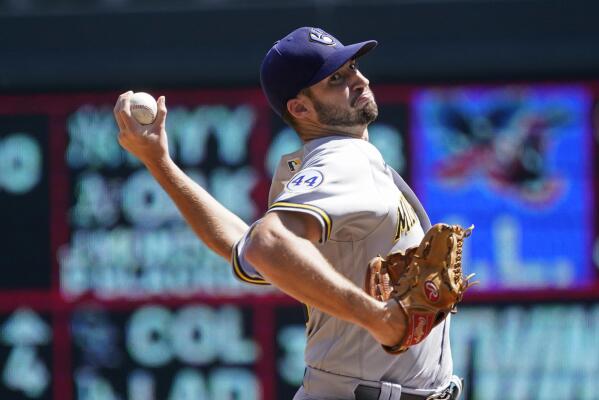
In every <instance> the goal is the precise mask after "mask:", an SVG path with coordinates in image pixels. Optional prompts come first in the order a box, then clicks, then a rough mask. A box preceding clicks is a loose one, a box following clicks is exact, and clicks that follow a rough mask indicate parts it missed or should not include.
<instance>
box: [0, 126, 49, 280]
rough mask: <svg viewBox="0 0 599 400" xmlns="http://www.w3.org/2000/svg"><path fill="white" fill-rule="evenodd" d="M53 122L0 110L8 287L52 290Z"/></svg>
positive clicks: (0, 201) (0, 199)
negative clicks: (50, 130)
mask: <svg viewBox="0 0 599 400" xmlns="http://www.w3.org/2000/svg"><path fill="white" fill-rule="evenodd" d="M48 153H49V148H48V121H47V118H46V117H44V116H43V115H18V116H17V115H0V210H2V214H1V215H2V230H3V231H4V234H3V235H2V244H1V245H0V249H1V254H2V258H1V260H0V266H1V267H2V271H3V278H2V279H0V288H2V289H45V290H49V289H50V283H51V282H50V281H51V266H52V262H51V259H52V258H51V254H50V233H51V231H50V213H51V208H50V207H51V204H50V185H49V179H48V178H49V175H50V168H49V161H48Z"/></svg>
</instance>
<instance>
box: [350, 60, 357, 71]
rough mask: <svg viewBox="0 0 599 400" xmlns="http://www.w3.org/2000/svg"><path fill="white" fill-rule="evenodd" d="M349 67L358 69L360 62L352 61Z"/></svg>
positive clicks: (354, 69)
mask: <svg viewBox="0 0 599 400" xmlns="http://www.w3.org/2000/svg"><path fill="white" fill-rule="evenodd" d="M349 69H351V70H353V71H356V70H357V69H358V63H357V62H355V61H354V62H352V63H350V64H349Z"/></svg>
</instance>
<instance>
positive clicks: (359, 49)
mask: <svg viewBox="0 0 599 400" xmlns="http://www.w3.org/2000/svg"><path fill="white" fill-rule="evenodd" d="M377 45H378V42H377V41H376V40H368V41H366V42H360V43H354V44H350V45H347V46H344V47H343V48H342V49H341V50H339V51H336V52H334V53H333V54H332V55H331V56H330V57H329V58H328V59H327V60H326V61H325V62H324V64H323V65H322V67H320V69H319V70H318V72H317V73H316V74H315V75H314V77H313V78H312V79H311V80H310V82H309V83H308V85H307V86H312V85H314V84H316V83H318V82H320V81H321V80H323V79H324V78H326V77H327V76H329V75H331V74H332V73H333V72H335V71H337V70H338V69H339V68H341V67H342V66H343V64H345V63H346V62H348V61H349V60H351V59H354V58H359V57H362V56H363V55H364V54H366V53H368V52H369V51H370V50H372V49H374V48H375V47H376V46H377Z"/></svg>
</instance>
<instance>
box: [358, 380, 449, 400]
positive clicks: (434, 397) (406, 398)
mask: <svg viewBox="0 0 599 400" xmlns="http://www.w3.org/2000/svg"><path fill="white" fill-rule="evenodd" d="M459 394H460V391H459V389H458V387H457V385H456V384H455V383H453V382H451V383H450V384H449V386H447V388H446V389H445V390H443V391H442V392H441V393H435V394H431V395H428V396H421V395H417V394H408V393H402V394H401V397H400V400H456V399H457V398H458V395H459ZM354 395H355V397H356V400H379V396H380V395H381V389H380V388H376V387H370V386H364V385H358V387H356V390H355V391H354Z"/></svg>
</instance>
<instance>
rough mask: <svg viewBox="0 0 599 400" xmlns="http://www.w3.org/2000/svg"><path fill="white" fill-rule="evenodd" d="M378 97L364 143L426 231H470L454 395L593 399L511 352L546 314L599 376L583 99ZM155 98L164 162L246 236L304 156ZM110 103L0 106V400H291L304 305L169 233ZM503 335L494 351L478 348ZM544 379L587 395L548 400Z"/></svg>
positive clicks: (506, 90)
mask: <svg viewBox="0 0 599 400" xmlns="http://www.w3.org/2000/svg"><path fill="white" fill-rule="evenodd" d="M374 91H375V95H376V96H377V101H378V103H379V108H380V114H379V115H380V117H379V119H378V120H377V121H376V123H374V124H372V126H371V127H370V129H369V136H370V140H371V142H372V143H373V144H374V145H375V146H377V147H378V148H379V149H380V150H381V152H382V153H383V156H384V158H385V160H386V161H387V163H388V164H389V165H391V166H392V167H394V168H395V169H396V170H398V171H399V172H400V174H402V175H403V176H404V177H405V178H406V180H407V181H408V182H409V183H411V185H412V186H413V187H414V188H415V190H416V191H417V193H418V194H419V196H420V198H421V200H422V201H423V203H424V205H425V208H426V209H427V210H428V211H429V213H430V216H431V219H432V221H433V222H438V221H449V222H456V223H461V224H471V223H473V224H475V225H476V229H475V231H474V235H473V236H472V238H471V240H469V246H468V247H467V251H468V254H465V266H466V268H468V270H469V271H468V272H476V273H477V274H478V275H479V276H480V279H481V286H480V287H478V288H477V289H476V291H473V292H472V293H469V296H467V299H466V301H467V302H469V303H470V304H467V305H465V306H464V307H462V308H463V312H462V313H461V314H458V316H457V318H454V322H453V325H454V329H453V334H454V335H456V336H457V337H458V338H462V339H463V340H459V339H454V342H453V343H454V346H453V351H454V360H455V363H456V369H457V370H458V371H459V372H460V373H461V374H463V375H466V376H468V377H469V378H470V382H471V385H473V386H472V387H471V388H470V389H469V396H470V397H469V398H472V399H492V398H500V397H499V396H500V393H503V392H502V391H501V388H504V387H505V385H508V386H509V385H516V386H515V389H514V393H516V394H514V396H513V397H509V396H508V397H507V398H514V399H515V398H523V399H524V398H536V397H534V396H532V395H531V394H530V393H533V390H534V388H535V387H536V386H535V385H541V388H542V390H544V392H543V393H545V394H546V395H544V396H542V397H539V398H543V399H548V398H556V399H561V398H584V399H586V398H595V397H592V396H595V394H593V393H599V387H597V385H596V384H595V383H593V382H594V380H593V379H591V378H590V377H592V376H597V374H599V367H598V366H597V364H596V362H595V363H593V362H591V361H588V362H587V363H586V364H584V363H583V364H581V363H580V362H577V361H576V360H577V358H572V360H571V362H569V364H563V365H562V364H560V363H559V361H555V362H554V361H551V362H554V363H557V364H555V365H554V364H551V365H554V367H555V368H554V367H551V368H550V367H547V366H546V363H548V362H549V361H547V360H545V359H544V358H538V357H540V356H538V353H539V352H540V349H536V348H535V347H534V346H530V345H527V346H524V345H522V346H520V345H518V343H528V344H530V343H533V342H535V340H542V335H541V332H543V329H544V327H545V325H543V324H545V322H544V321H547V320H548V319H549V320H551V318H554V317H556V316H557V315H558V314H559V318H560V320H561V321H570V320H571V319H572V321H571V324H569V325H568V326H569V330H567V331H568V332H570V333H569V335H570V336H569V337H568V338H567V339H568V340H564V341H562V342H560V343H565V342H567V343H573V342H576V343H577V344H578V347H577V348H576V349H575V351H576V352H577V353H576V354H580V355H581V356H583V355H584V354H585V350H586V352H587V353H586V354H589V353H588V352H592V351H595V353H592V354H593V357H592V358H593V359H595V360H597V359H599V354H597V348H598V344H599V338H598V336H597V335H598V333H597V332H599V330H598V329H597V325H596V324H597V323H596V321H595V319H596V318H597V315H599V314H597V309H596V306H595V300H597V299H599V274H598V268H597V265H598V261H599V245H598V244H597V243H598V241H597V233H596V226H597V224H596V220H597V218H598V215H597V213H595V196H596V187H597V184H596V179H597V176H598V175H597V173H596V169H597V166H596V164H595V161H594V159H595V153H596V151H597V150H596V147H597V140H596V131H597V130H596V126H595V123H594V121H599V114H597V113H596V111H595V109H596V106H595V104H596V99H597V98H599V86H598V85H594V84H592V83H589V84H553V85H550V84H543V85H535V84H530V85H523V84H519V85H502V86H451V87H450V86H443V87H408V86H380V87H375V88H374ZM161 94H166V97H167V106H168V108H169V115H168V119H167V130H168V134H169V148H170V151H171V154H172V156H173V158H174V159H175V160H176V162H177V164H178V165H179V166H180V167H181V168H182V169H183V170H184V171H185V172H186V173H187V174H188V175H189V176H191V177H192V179H194V180H195V181H196V182H198V183H199V184H201V185H202V186H203V187H205V188H207V189H208V190H209V191H210V193H212V194H213V195H214V196H215V197H216V199H217V200H218V201H220V202H221V203H223V204H224V205H225V206H226V207H227V208H229V209H230V210H231V211H233V212H234V213H236V214H237V215H239V216H240V217H241V218H243V219H244V220H246V221H247V222H248V223H249V222H252V221H254V220H255V219H257V218H259V217H260V216H261V215H262V214H263V213H264V211H265V209H266V206H267V204H266V203H267V194H268V188H269V185H270V179H271V176H272V173H273V171H274V168H275V166H276V165H277V163H278V159H279V157H280V156H281V155H282V154H284V153H288V152H291V151H294V150H296V149H298V148H299V147H300V146H301V143H300V141H299V139H298V138H297V137H296V135H295V133H294V132H293V131H292V130H291V129H290V128H288V127H286V126H285V125H284V124H283V123H282V122H281V121H280V120H279V119H278V118H277V117H276V116H275V115H274V114H272V113H271V112H270V110H269V108H268V105H267V103H266V101H265V99H264V98H263V95H262V93H261V92H260V91H259V90H258V89H255V90H254V89H251V90H250V89H248V90H209V91H206V90H193V91H166V92H165V93H161ZM117 96H118V93H115V92H112V93H89V94H85V93H78V94H55V95H54V94H40V95H27V96H26V95H22V96H16V95H15V96H0V210H1V211H0V212H1V216H2V228H3V229H2V232H1V233H0V235H1V238H2V240H1V241H0V252H1V254H2V257H1V258H0V264H1V266H2V271H3V279H1V280H0V398H1V399H15V400H16V399H55V400H58V399H60V400H75V399H76V400H141V399H144V400H145V399H147V400H152V399H156V400H161V399H169V400H184V399H190V398H193V399H213V400H221V399H223V400H224V399H238V400H254V399H265V400H274V399H284V398H291V397H292V396H293V393H294V392H295V390H296V389H297V387H298V386H299V385H300V384H301V380H302V376H303V368H304V365H303V349H304V345H305V340H304V317H303V314H302V310H301V307H300V306H299V305H298V304H297V302H295V301H293V300H292V299H290V298H288V297H286V296H284V295H283V294H281V293H279V292H278V291H276V289H274V288H272V287H256V286H250V285H247V284H245V283H242V282H239V281H237V280H236V279H235V278H234V276H233V274H232V272H231V267H230V266H229V265H228V263H227V262H226V261H225V260H223V259H221V258H220V257H218V256H216V255H214V254H213V253H212V252H210V251H209V250H208V249H207V248H206V247H204V246H203V245H202V244H201V242H200V241H199V240H198V239H197V238H196V237H195V235H194V234H193V232H192V231H191V230H189V229H188V228H187V226H186V224H185V223H184V221H183V219H182V218H181V216H180V215H179V213H178V211H177V209H176V208H175V207H174V205H173V204H172V203H171V201H170V200H169V198H168V197H167V196H166V195H165V193H164V192H163V191H162V190H161V188H160V187H159V186H158V185H157V183H156V182H155V181H154V180H153V179H152V177H151V176H150V175H149V173H148V172H147V171H146V170H145V169H144V168H143V167H142V165H140V163H139V162H138V161H137V160H135V159H134V158H132V157H131V156H129V155H128V154H127V153H126V152H124V151H123V150H122V149H121V148H120V146H119V145H118V142H117V140H116V136H117V133H118V132H117V127H116V124H115V122H114V119H113V115H112V107H113V104H114V101H115V100H116V98H117ZM537 300H540V301H543V302H548V301H549V302H550V303H547V304H540V305H534V304H532V302H533V301H537ZM562 300H568V303H565V304H562V303H560V301H562ZM556 310H557V311H556ZM529 315H531V316H534V318H531V319H530V320H528V319H527V316H529ZM480 321H484V324H481V322H480ZM505 326H508V327H512V328H513V329H512V330H511V331H508V333H509V332H511V334H512V336H509V334H508V333H504V334H502V335H503V336H501V337H495V336H491V338H493V339H488V338H489V336H488V335H490V334H492V333H493V332H494V330H497V331H501V330H502V329H503V327H505ZM485 327H486V328H485ZM456 332H459V335H457V334H456ZM589 332H592V333H590V334H589ZM535 335H537V336H535ZM539 335H541V336H539ZM577 335H578V336H577ZM581 335H582V336H581ZM585 335H586V336H585ZM581 338H582V339H581ZM495 339H496V340H498V341H500V342H501V343H504V342H508V344H510V345H511V346H513V351H520V352H525V354H527V353H526V352H530V355H531V357H532V356H533V355H536V356H537V358H534V357H532V358H530V362H529V363H528V364H527V366H526V368H528V369H526V370H522V373H521V374H520V375H519V376H520V377H521V378H519V379H520V380H521V381H518V382H514V381H512V380H509V379H508V378H506V376H507V374H508V373H511V372H510V371H511V369H510V368H512V369H513V367H514V366H513V365H511V364H510V363H509V360H507V359H502V358H501V356H502V355H501V354H496V353H494V352H493V351H492V350H493V349H492V347H493V342H489V340H495ZM581 340H582V342H581ZM556 343H557V339H556ZM580 343H584V344H585V345H584V346H581V345H580ZM579 347H580V348H579ZM498 348H499V347H498ZM559 348H560V346H557V345H556V350H550V351H549V353H547V349H545V351H546V353H545V354H558V350H559ZM552 351H553V353H552ZM506 354H507V353H506ZM509 354H512V353H509ZM547 357H551V356H549V355H548V356H547ZM583 358H584V357H583ZM490 360H493V362H492V363H491V364H489V362H490ZM535 360H537V361H535ZM535 363H536V364H535ZM521 368H525V367H524V366H522V367H521ZM560 368H562V369H560ZM557 370H559V371H561V373H563V374H570V375H571V376H572V378H571V379H572V380H577V381H578V382H583V381H584V382H587V383H585V385H586V386H584V390H583V389H580V388H576V389H572V390H578V391H574V392H567V390H568V389H563V388H561V389H560V390H563V391H566V392H567V393H574V394H572V395H566V397H560V396H561V394H559V395H558V394H556V393H561V392H556V390H554V389H552V388H553V387H552V386H551V382H553V381H552V379H553V378H554V377H556V376H557V375H558V373H557V372H555V371H557ZM570 375H568V376H570ZM539 382H540V383H539ZM518 385H519V386H518ZM542 385H545V386H542ZM593 390H594V392H593ZM535 393H536V392H535ZM531 396H532V397H531ZM551 396H553V397H551ZM556 396H557V397H556ZM568 396H570V397H568ZM576 396H578V397H576ZM501 398H506V397H505V396H504V397H501Z"/></svg>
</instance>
